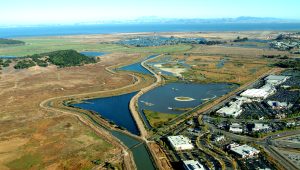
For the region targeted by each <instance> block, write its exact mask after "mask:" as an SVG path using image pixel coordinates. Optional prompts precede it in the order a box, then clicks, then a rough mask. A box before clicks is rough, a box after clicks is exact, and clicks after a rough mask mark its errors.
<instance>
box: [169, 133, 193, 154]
mask: <svg viewBox="0 0 300 170" xmlns="http://www.w3.org/2000/svg"><path fill="white" fill-rule="evenodd" d="M168 140H169V142H170V144H171V146H172V147H173V149H175V150H176V151H179V150H190V149H193V148H194V146H193V144H192V142H191V140H190V139H189V138H187V137H184V136H182V135H179V136H168Z"/></svg>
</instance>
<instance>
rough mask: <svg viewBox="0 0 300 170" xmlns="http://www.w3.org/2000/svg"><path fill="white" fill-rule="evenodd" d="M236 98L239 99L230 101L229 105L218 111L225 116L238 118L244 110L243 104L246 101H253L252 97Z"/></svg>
mask: <svg viewBox="0 0 300 170" xmlns="http://www.w3.org/2000/svg"><path fill="white" fill-rule="evenodd" d="M236 99H237V100H236V101H232V102H230V103H229V106H225V107H222V108H221V109H219V110H217V111H216V113H218V114H219V115H221V116H224V117H234V118H236V117H238V116H239V115H240V114H241V113H242V112H243V110H242V105H243V104H244V103H250V102H252V101H251V100H250V99H248V98H246V97H237V98H236Z"/></svg>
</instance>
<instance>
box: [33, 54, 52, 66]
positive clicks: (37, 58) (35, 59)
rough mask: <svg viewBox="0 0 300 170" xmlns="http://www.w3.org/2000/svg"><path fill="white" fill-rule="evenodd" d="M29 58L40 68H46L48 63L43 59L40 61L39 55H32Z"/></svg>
mask: <svg viewBox="0 0 300 170" xmlns="http://www.w3.org/2000/svg"><path fill="white" fill-rule="evenodd" d="M29 58H31V59H32V61H34V62H35V63H36V64H37V65H38V66H40V67H47V66H48V62H47V61H46V60H45V59H41V58H42V57H41V55H39V54H34V55H32V56H30V57H29Z"/></svg>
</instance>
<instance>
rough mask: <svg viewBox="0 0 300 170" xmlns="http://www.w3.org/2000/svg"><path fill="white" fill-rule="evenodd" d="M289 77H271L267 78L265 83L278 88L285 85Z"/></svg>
mask: <svg viewBox="0 0 300 170" xmlns="http://www.w3.org/2000/svg"><path fill="white" fill-rule="evenodd" d="M288 78H289V77H288V76H277V75H269V76H268V77H266V78H265V81H266V82H267V83H268V84H272V85H273V86H277V85H279V84H282V83H284V82H285V81H286V80H287V79H288Z"/></svg>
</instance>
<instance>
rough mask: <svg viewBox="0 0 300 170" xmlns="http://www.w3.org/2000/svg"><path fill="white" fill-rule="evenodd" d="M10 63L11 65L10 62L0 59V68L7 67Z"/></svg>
mask: <svg viewBox="0 0 300 170" xmlns="http://www.w3.org/2000/svg"><path fill="white" fill-rule="evenodd" d="M10 63H11V60H3V59H0V66H2V67H8V66H9V64H10Z"/></svg>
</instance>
